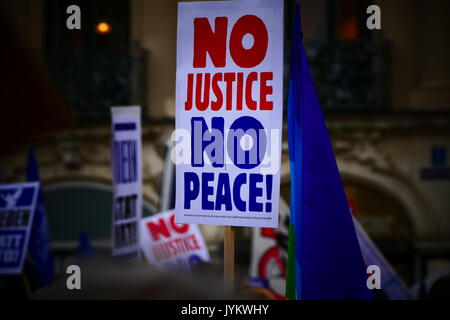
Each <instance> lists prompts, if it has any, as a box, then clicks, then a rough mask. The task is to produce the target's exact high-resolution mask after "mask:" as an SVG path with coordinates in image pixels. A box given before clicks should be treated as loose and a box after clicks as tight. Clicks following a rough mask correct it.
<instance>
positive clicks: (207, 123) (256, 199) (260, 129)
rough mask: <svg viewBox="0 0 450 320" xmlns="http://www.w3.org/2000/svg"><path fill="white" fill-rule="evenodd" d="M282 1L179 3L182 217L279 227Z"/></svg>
mask: <svg viewBox="0 0 450 320" xmlns="http://www.w3.org/2000/svg"><path fill="white" fill-rule="evenodd" d="M282 118H283V1H272V0H268V1H257V2H255V3H254V4H252V2H249V1H218V2H193V3H179V4H178V40H177V82H176V131H175V135H174V140H175V141H176V145H175V148H174V154H173V156H174V161H175V163H176V185H177V189H176V191H177V192H176V209H175V212H176V221H177V222H178V223H197V224H200V223H201V224H213V225H225V226H254V227H255V226H256V227H272V228H273V227H277V225H278V202H279V186H280V158H281V132H282Z"/></svg>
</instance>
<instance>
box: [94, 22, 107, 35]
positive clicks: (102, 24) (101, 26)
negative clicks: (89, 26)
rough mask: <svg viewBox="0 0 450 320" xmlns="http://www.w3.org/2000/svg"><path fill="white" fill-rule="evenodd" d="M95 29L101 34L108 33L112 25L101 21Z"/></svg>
mask: <svg viewBox="0 0 450 320" xmlns="http://www.w3.org/2000/svg"><path fill="white" fill-rule="evenodd" d="M95 31H96V32H97V33H99V34H107V33H110V32H111V25H110V24H109V23H107V22H100V23H98V24H97V26H96V27H95Z"/></svg>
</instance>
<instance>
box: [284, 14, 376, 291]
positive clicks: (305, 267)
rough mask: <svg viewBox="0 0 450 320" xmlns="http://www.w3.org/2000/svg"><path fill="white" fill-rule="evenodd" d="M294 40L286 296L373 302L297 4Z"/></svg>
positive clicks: (290, 93) (290, 112)
mask: <svg viewBox="0 0 450 320" xmlns="http://www.w3.org/2000/svg"><path fill="white" fill-rule="evenodd" d="M292 37H293V39H292V48H291V50H292V52H291V66H290V88H289V100H288V139H289V158H290V168H291V219H290V221H291V222H290V223H291V226H290V231H291V232H290V234H289V236H290V237H291V239H290V246H289V252H290V255H289V262H288V280H287V289H286V294H287V297H288V298H296V299H313V300H316V299H331V300H341V299H372V294H371V292H370V291H369V289H368V288H367V284H366V281H367V274H366V270H365V264H364V261H363V257H362V255H361V250H360V247H359V244H358V239H357V237H356V233H355V228H354V225H353V221H352V216H351V214H350V212H349V208H348V205H347V200H346V196H345V193H344V188H343V185H342V181H341V178H340V175H339V171H338V167H337V165H336V160H335V158H334V153H333V148H332V145H331V142H330V138H329V136H328V131H327V127H326V124H325V119H324V117H323V114H322V110H321V107H320V104H319V100H318V98H317V94H316V90H315V88H314V83H313V79H312V75H311V71H310V69H309V66H308V62H307V58H306V54H305V50H304V48H303V43H302V41H303V35H302V30H301V21H300V7H299V6H297V7H296V12H295V20H294V30H293V35H292Z"/></svg>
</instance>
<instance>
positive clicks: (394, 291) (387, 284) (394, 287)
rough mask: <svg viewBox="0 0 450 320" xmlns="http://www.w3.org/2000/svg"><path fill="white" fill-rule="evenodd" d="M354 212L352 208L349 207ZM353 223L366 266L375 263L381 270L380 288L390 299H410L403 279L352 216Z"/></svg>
mask: <svg viewBox="0 0 450 320" xmlns="http://www.w3.org/2000/svg"><path fill="white" fill-rule="evenodd" d="M351 210H352V211H353V212H354V209H352V208H351ZM353 222H354V224H355V230H356V235H357V236H358V243H359V246H360V248H361V253H362V255H363V258H364V262H365V264H366V266H370V265H377V266H378V267H379V268H380V270H381V288H382V289H383V290H384V292H385V293H386V295H387V296H388V297H389V299H391V300H408V299H411V296H410V295H409V292H408V288H407V287H406V285H405V283H404V282H403V280H402V279H401V278H400V276H399V275H398V274H397V272H396V271H395V269H394V268H393V267H392V266H391V264H390V263H389V262H388V261H387V260H386V258H385V257H384V255H383V254H382V253H381V251H380V250H379V249H378V247H377V246H376V245H375V243H374V242H373V241H372V239H371V238H370V237H369V235H368V234H367V232H366V231H365V230H364V228H363V227H362V226H361V225H360V224H359V222H358V220H356V218H353Z"/></svg>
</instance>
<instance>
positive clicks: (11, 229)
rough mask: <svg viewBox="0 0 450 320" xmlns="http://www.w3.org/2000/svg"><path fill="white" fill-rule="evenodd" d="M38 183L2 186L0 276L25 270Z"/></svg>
mask: <svg viewBox="0 0 450 320" xmlns="http://www.w3.org/2000/svg"><path fill="white" fill-rule="evenodd" d="M38 191H39V182H27V183H18V184H4V185H0V275H11V274H19V273H21V272H22V269H23V264H24V261H25V256H26V253H27V250H28V242H29V239H30V233H31V226H32V225H33V217H34V211H35V208H36V200H37V195H38Z"/></svg>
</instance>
